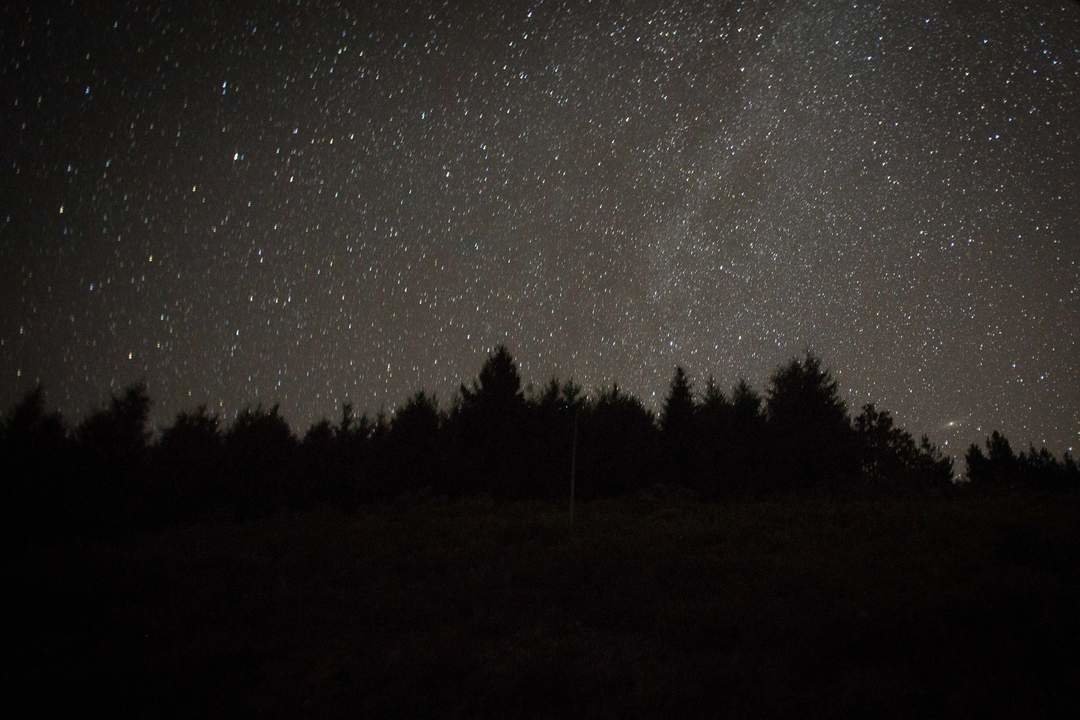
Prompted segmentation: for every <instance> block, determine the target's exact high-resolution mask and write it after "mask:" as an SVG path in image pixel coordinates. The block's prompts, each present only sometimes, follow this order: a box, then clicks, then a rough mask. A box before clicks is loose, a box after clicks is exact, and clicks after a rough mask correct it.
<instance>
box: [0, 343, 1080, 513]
mask: <svg viewBox="0 0 1080 720" xmlns="http://www.w3.org/2000/svg"><path fill="white" fill-rule="evenodd" d="M150 409H151V399H150V397H149V395H148V393H147V391H146V388H145V386H143V385H133V386H131V387H128V388H126V389H125V390H123V391H122V392H121V393H119V394H117V395H114V396H112V397H111V398H110V399H109V402H108V404H107V405H106V406H105V407H103V408H99V409H97V410H95V411H93V412H91V413H90V414H89V415H88V416H87V417H86V418H85V419H83V420H82V421H81V422H80V423H78V424H77V425H76V426H74V427H69V426H68V425H67V424H66V422H65V421H64V419H63V417H62V416H61V415H60V413H58V412H56V411H52V410H49V409H48V408H47V407H46V401H45V393H44V390H43V389H42V388H41V387H40V386H39V387H37V388H35V389H33V390H31V391H30V392H29V393H27V394H26V396H25V397H23V398H22V399H21V400H20V401H19V402H18V403H17V404H16V405H15V406H14V407H13V408H11V409H10V410H9V411H8V412H7V413H6V414H5V416H4V418H3V422H2V425H0V448H2V465H3V474H4V476H5V478H7V479H6V481H5V484H6V485H7V490H8V497H9V502H8V504H7V507H8V508H9V516H10V517H9V521H10V522H11V523H13V524H14V525H15V526H17V527H21V529H22V530H23V531H27V532H32V533H56V532H60V533H63V532H83V531H102V532H116V531H123V530H125V529H132V528H146V527H154V526H160V525H162V524H168V523H171V522H176V521H180V520H185V519H193V518H202V517H210V516H225V517H230V518H234V519H246V518H252V517H258V516H261V515H265V514H266V513H270V512H273V511H276V510H281V509H294V510H300V509H306V508H311V507H315V506H332V507H337V508H340V509H343V510H345V511H355V510H356V509H357V508H358V507H359V506H361V505H363V504H368V503H380V502H387V501H400V500H402V499H405V500H408V499H410V498H431V497H435V498H462V497H476V496H481V497H490V498H492V499H496V500H523V499H531V500H535V499H539V500H548V501H555V502H563V501H565V500H566V499H567V497H568V494H569V491H570V487H569V482H570V474H571V471H573V473H574V476H575V477H574V481H575V493H576V496H577V499H578V500H584V501H588V500H593V499H598V498H612V497H619V496H626V495H632V494H638V495H642V494H645V495H648V494H654V495H655V494H657V493H666V494H672V493H674V494H680V495H686V496H688V497H696V498H700V499H701V500H704V501H738V500H750V499H761V498H770V497H778V496H783V497H789V496H795V497H801V496H807V497H828V498H836V497H881V496H926V495H931V496H933V495H938V496H941V495H955V494H960V493H992V492H1017V491H1041V492H1048V491H1065V490H1075V489H1077V488H1078V487H1080V470H1078V467H1077V464H1076V462H1075V460H1074V459H1073V458H1072V457H1071V456H1070V455H1069V454H1068V453H1066V454H1065V455H1064V457H1063V458H1061V459H1058V458H1056V457H1055V456H1054V455H1053V454H1051V453H1050V452H1049V451H1048V450H1047V449H1046V448H1040V449H1036V448H1035V447H1030V448H1029V449H1028V450H1027V451H1023V452H1020V453H1016V452H1014V450H1013V449H1012V447H1011V445H1010V444H1009V441H1008V440H1007V439H1006V438H1005V437H1004V436H1003V435H1002V434H1001V433H999V432H997V431H995V432H993V433H992V434H991V435H990V436H989V437H988V438H987V439H986V443H985V451H984V449H983V448H981V447H979V446H977V445H972V446H971V447H970V448H969V449H968V451H967V454H966V456H965V461H966V468H965V472H964V476H963V477H962V478H957V477H955V473H954V467H953V460H952V458H950V457H948V456H947V455H945V454H944V453H943V452H942V451H941V450H940V449H939V448H938V447H936V446H935V445H934V444H933V443H931V442H930V441H929V439H928V438H927V437H926V436H925V435H924V436H922V437H921V438H920V439H919V440H916V439H915V438H914V437H913V436H912V435H911V434H910V433H908V432H907V431H906V430H904V429H902V428H901V427H899V426H897V425H896V424H895V422H894V420H893V418H892V416H891V415H890V414H889V412H888V411H886V410H880V409H878V408H877V407H875V406H874V405H873V404H867V405H865V406H863V407H862V408H861V409H860V410H859V412H858V414H857V415H855V416H854V417H852V416H851V414H850V412H849V410H848V408H847V406H846V404H845V402H844V401H843V399H842V398H841V396H840V391H839V387H838V384H837V381H836V380H835V378H834V377H833V375H832V373H831V372H830V371H829V370H828V369H827V368H825V367H824V366H823V364H822V361H821V360H820V359H819V358H818V357H817V356H815V355H814V354H813V353H811V352H807V353H806V354H805V355H804V356H802V357H795V358H792V359H791V360H790V361H789V362H787V363H785V364H783V365H781V366H780V367H778V368H777V369H776V370H775V371H774V372H773V373H772V375H771V377H770V378H769V381H768V385H767V387H766V389H765V392H764V394H759V393H758V392H757V391H755V390H754V389H753V388H752V387H751V386H750V385H749V384H748V383H747V382H746V381H745V380H740V381H739V382H738V383H737V384H736V385H735V386H734V387H733V388H732V389H731V390H730V391H729V392H725V391H724V390H722V389H721V388H720V386H719V385H718V384H717V383H716V382H715V381H714V380H713V378H712V377H709V378H708V380H707V381H706V383H705V385H704V387H703V388H702V389H701V390H700V391H697V390H696V389H695V388H694V387H693V384H692V383H691V381H690V379H689V378H688V376H687V374H686V372H685V371H684V369H683V368H682V367H676V368H675V371H674V375H673V377H672V379H671V383H670V386H669V388H668V392H667V395H666V397H665V399H664V402H663V406H662V408H661V409H660V412H659V414H658V415H654V413H652V412H651V411H650V410H649V409H648V408H647V407H646V406H645V405H644V404H643V403H642V402H641V400H640V399H638V398H636V397H634V396H633V395H632V394H629V393H627V392H625V391H624V390H622V389H621V388H620V387H619V386H618V385H617V384H612V385H610V386H607V387H602V388H599V389H598V390H596V392H594V393H592V394H587V393H586V392H585V391H584V388H582V387H581V386H580V385H577V384H575V383H574V382H573V381H560V380H558V379H551V380H550V381H549V382H548V383H546V384H544V385H542V386H541V387H539V388H528V389H526V388H524V387H523V385H522V380H521V377H520V375H519V372H518V369H517V365H516V363H515V361H514V359H513V357H512V356H511V354H510V352H509V351H508V350H507V348H506V347H505V346H499V347H497V348H495V349H494V350H493V351H492V352H491V353H490V354H489V355H488V356H487V358H486V359H485V360H484V362H483V365H482V367H481V369H480V372H479V375H478V376H477V377H476V378H475V379H473V380H471V381H470V382H469V383H468V384H462V385H461V386H460V390H459V392H458V393H457V394H456V396H455V397H454V399H453V401H452V403H451V404H450V406H449V407H448V408H446V409H443V408H440V406H439V404H438V402H437V400H436V398H435V397H434V396H433V395H430V394H428V393H427V392H425V391H418V392H416V393H415V394H414V395H412V396H411V397H410V398H408V400H407V401H406V402H405V403H404V404H403V405H401V406H400V408H399V409H397V411H396V412H395V413H393V415H392V416H391V415H387V414H386V413H383V412H380V413H378V414H376V415H374V416H369V415H367V414H361V415H359V416H357V415H356V414H355V410H354V409H353V407H352V406H351V405H349V404H346V405H344V406H343V408H342V411H341V416H340V418H339V419H338V420H337V421H336V422H330V421H328V420H323V421H320V422H317V423H315V424H314V425H313V426H311V427H310V428H309V429H308V430H307V431H306V433H304V435H303V436H302V437H300V436H298V435H297V434H296V433H294V431H293V430H292V429H291V428H290V427H289V424H288V423H287V422H286V420H285V418H284V417H282V415H281V414H280V412H279V408H278V406H277V405H274V406H271V407H268V408H267V407H263V406H262V405H257V406H254V407H248V408H246V409H244V410H243V411H241V412H240V413H239V414H238V415H237V416H236V418H235V419H234V420H233V421H232V422H231V423H229V424H227V425H226V424H225V423H224V422H223V421H222V418H221V417H220V416H219V415H216V414H214V413H211V412H209V411H208V410H207V408H206V407H205V406H200V407H198V408H196V409H194V410H186V411H183V412H180V413H179V414H178V415H177V416H176V418H175V420H174V421H173V423H172V424H171V425H169V426H168V427H165V428H164V429H163V430H162V431H161V432H160V434H159V436H158V437H156V438H155V437H153V435H152V433H151V431H150V429H149V417H150ZM572 455H573V457H572ZM572 466H573V468H572Z"/></svg>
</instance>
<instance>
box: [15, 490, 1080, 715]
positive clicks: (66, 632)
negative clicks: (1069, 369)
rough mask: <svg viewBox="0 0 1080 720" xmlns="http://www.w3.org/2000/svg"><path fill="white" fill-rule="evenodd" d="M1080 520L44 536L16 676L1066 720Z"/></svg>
mask: <svg viewBox="0 0 1080 720" xmlns="http://www.w3.org/2000/svg"><path fill="white" fill-rule="evenodd" d="M1078 510H1080V498H1077V497H1071V496H1070V497H1056V498H1055V497H999V498H936V499H927V500H888V501H858V502H856V501H834V502H829V501H809V500H788V501H775V502H763V503H743V504H731V505H710V504H698V503H693V502H684V501H679V500H671V501H667V500H664V501H661V500H642V499H635V500H621V501H613V502H598V503H586V504H580V505H579V506H578V508H577V517H576V523H575V525H574V527H573V528H571V527H568V523H567V516H566V512H565V509H564V508H558V507H555V506H551V505H543V504H508V505H507V504H498V503H492V502H485V501H466V502H460V503H439V502H424V503H413V504H409V505H400V506H392V507H380V508H371V509H365V510H361V511H360V512H359V513H358V514H356V515H351V516H348V515H343V514H339V513H334V512H330V511H312V512H306V513H298V514H290V515H279V516H274V517H268V518H263V519H260V520H253V521H249V522H246V523H235V522H230V521H226V520H220V521H206V522H201V523H194V524H185V525H181V526H177V527H173V528H169V529H166V530H163V531H159V532H153V533H142V534H139V535H138V536H136V537H128V538H125V539H116V538H113V539H82V540H79V541H76V542H72V541H55V542H49V543H41V542H35V543H31V544H29V546H27V545H26V544H25V543H24V544H22V545H18V546H17V547H19V551H18V552H17V553H16V569H15V577H16V579H17V583H16V584H15V585H14V586H13V587H11V588H9V591H8V594H9V596H11V597H14V598H15V599H16V603H15V606H16V611H15V612H16V613H17V615H16V618H17V621H16V622H14V623H13V625H14V626H15V629H14V632H13V638H14V649H15V651H16V653H15V654H16V655H17V658H18V660H19V662H18V665H19V669H18V670H17V671H15V673H14V679H15V681H16V682H15V684H14V686H15V687H17V688H19V689H20V691H21V692H24V693H28V694H29V693H33V694H34V696H35V706H36V707H38V708H40V709H42V710H48V709H51V708H55V707H58V706H59V705H62V704H68V703H72V702H74V703H76V704H78V705H79V706H80V707H81V708H82V709H84V710H88V709H90V708H93V707H95V706H99V705H100V706H102V707H107V708H110V710H111V712H113V713H119V714H120V715H125V716H146V717H163V716H177V717H193V716H205V715H220V714H225V713H235V712H239V713H241V714H244V715H247V714H254V713H258V714H260V715H263V716H280V717H296V716H309V717H332V716H355V717H365V716H366V717H386V716H430V715H437V716H443V717H446V716H449V717H476V716H484V715H488V716H499V717H508V716H567V715H569V716H578V717H588V716H642V715H658V714H661V713H663V714H676V715H673V716H678V715H687V714H689V715H709V716H714V717H715V716H717V715H719V716H740V717H743V716H756V717H761V716H789V715H800V716H802V715H806V714H812V715H817V716H840V715H844V716H848V715H852V714H855V713H868V712H872V713H874V714H875V715H881V716H893V717H911V716H925V715H944V714H949V715H956V716H970V715H976V714H978V715H984V716H985V715H997V716H1003V715H1012V716H1017V715H1020V716H1028V715H1035V716H1039V715H1041V716H1046V715H1051V714H1054V713H1055V712H1057V711H1059V710H1061V711H1063V712H1067V710H1068V709H1069V707H1070V705H1071V704H1072V701H1073V700H1075V697H1076V691H1077V690H1078V689H1080V653H1078V644H1077V640H1078V639H1080V614H1078V610H1077V608H1080V564H1078V563H1077V558H1078V557H1080V532H1078V528H1077V523H1076V520H1077V518H1078ZM8 674H9V677H10V676H11V672H10V671H9V673H8Z"/></svg>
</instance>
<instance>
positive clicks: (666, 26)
mask: <svg viewBox="0 0 1080 720" xmlns="http://www.w3.org/2000/svg"><path fill="white" fill-rule="evenodd" d="M17 5H18V4H17ZM3 12H4V15H3V23H2V28H3V29H2V30H0V87H2V89H3V92H2V95H0V98H2V101H3V103H4V109H3V112H2V113H0V132H2V144H0V176H2V177H3V187H4V191H3V200H2V204H0V268H2V276H0V277H2V280H3V283H2V288H0V307H2V311H0V403H2V406H3V407H4V408H7V407H9V406H10V405H11V404H12V403H13V402H14V401H15V400H16V399H17V398H18V397H19V395H20V394H21V393H22V392H25V391H26V390H27V389H29V388H30V387H31V386H32V385H33V384H34V383H35V382H38V381H41V382H43V383H44V384H45V387H46V389H47V391H48V392H49V402H50V403H51V404H55V405H58V406H59V407H60V408H61V409H62V410H63V411H64V412H65V414H67V415H69V417H78V416H79V415H80V414H81V413H82V412H84V411H85V410H87V409H88V408H90V407H93V406H96V405H97V404H100V403H101V402H102V401H103V400H104V398H105V397H106V394H107V392H108V391H109V390H110V389H117V388H119V387H120V386H122V385H124V384H127V383H130V382H132V381H136V380H140V379H142V380H145V381H146V382H147V384H148V387H149V390H150V394H151V396H152V397H153V398H154V399H155V401H156V403H157V406H156V409H155V413H156V415H155V417H156V419H157V420H158V422H167V421H168V419H169V418H170V417H171V416H172V415H173V414H174V413H175V412H176V411H178V410H180V409H183V408H189V407H193V406H194V405H196V404H198V403H207V404H208V405H210V406H211V407H212V408H217V409H218V410H220V411H221V412H224V413H225V414H226V415H231V414H232V413H235V412H236V411H238V410H239V409H240V408H242V407H243V406H244V405H246V404H248V403H255V402H263V403H270V402H274V401H280V402H281V406H282V410H283V412H284V414H285V415H286V417H288V418H289V419H290V420H291V421H292V422H293V424H294V427H298V428H303V427H306V425H307V424H309V423H311V422H312V421H314V420H316V419H318V418H320V417H323V416H335V415H336V414H337V408H338V406H339V405H340V403H341V402H343V401H345V400H351V401H353V402H354V403H355V404H356V405H357V406H358V407H360V408H363V409H367V410H369V411H372V410H376V409H378V408H379V407H380V406H386V407H392V406H393V404H394V403H396V402H399V401H401V400H403V399H404V398H405V397H406V396H407V395H408V394H410V393H411V392H412V391H413V390H415V389H417V388H420V387H424V388H427V389H428V390H434V391H436V392H437V393H438V394H439V397H440V398H441V399H442V400H443V401H444V404H445V401H447V400H448V399H449V397H450V395H451V393H452V392H453V389H454V388H455V387H456V386H457V384H458V383H459V382H461V381H462V380H465V379H468V378H471V377H473V376H475V374H476V371H477V370H478V368H479V366H480V364H481V362H482V360H483V357H484V355H485V353H486V351H487V350H488V349H490V348H491V347H492V346H493V345H495V344H497V343H500V342H506V343H507V344H508V345H509V347H510V348H511V350H512V352H513V353H514V355H515V357H516V358H517V359H518V361H519V363H520V365H521V368H522V373H523V375H524V377H525V379H526V380H527V381H532V382H536V383H541V382H543V381H545V380H546V379H547V378H548V377H550V376H551V375H552V374H556V375H558V376H560V377H562V378H567V377H571V376H572V377H573V378H574V379H576V380H577V381H578V382H581V383H583V384H584V385H586V386H587V387H594V386H596V385H599V384H607V383H610V382H612V381H618V382H619V384H620V385H621V386H622V387H624V388H626V389H627V390H630V391H631V392H634V393H636V394H638V395H639V396H641V397H642V398H643V399H645V400H646V401H647V402H649V403H656V402H657V401H658V399H659V398H660V397H662V395H663V393H664V392H665V390H666V386H667V382H668V380H669V378H670V376H671V372H672V370H673V368H674V365H675V364H676V363H681V364H683V365H685V366H686V367H687V369H688V372H689V373H690V375H691V377H692V378H694V380H695V382H696V383H697V386H698V387H699V388H700V387H703V385H704V380H705V377H706V375H708V374H710V373H711V374H713V375H715V376H716V377H717V379H718V380H720V381H722V383H723V384H724V385H729V384H731V383H733V382H734V381H735V380H736V379H737V378H738V377H741V376H745V377H746V378H748V379H749V380H750V381H751V383H752V384H754V385H755V386H757V387H759V388H760V387H762V386H763V385H764V383H765V380H766V378H767V376H768V374H769V373H770V372H771V370H772V369H773V368H774V367H775V366H776V365H777V364H778V363H780V362H781V361H783V360H785V359H787V358H789V357H790V356H792V355H795V354H799V353H801V352H802V351H803V350H804V349H806V348H812V349H813V350H814V351H815V352H817V353H818V354H819V355H821V356H822V357H823V358H824V360H825V362H826V363H827V364H828V365H829V366H830V367H832V369H833V370H834V372H835V373H836V374H837V376H838V378H839V380H840V382H841V386H842V388H843V389H844V390H845V391H846V394H847V399H848V401H849V403H850V404H851V405H852V406H853V407H857V406H858V405H861V404H862V403H863V402H867V401H874V402H876V403H877V404H878V406H879V407H884V408H888V409H890V410H891V411H892V412H893V413H894V414H895V415H896V416H897V418H898V420H899V421H900V422H901V423H902V424H904V425H905V426H907V427H909V428H910V429H911V430H912V431H913V432H915V433H921V432H927V433H928V434H930V436H931V438H932V439H934V440H935V441H938V442H944V443H947V448H946V449H947V450H950V451H957V450H959V449H960V448H961V447H962V446H964V445H966V444H967V443H968V442H971V441H973V440H979V439H981V438H982V437H983V436H984V435H986V434H988V433H989V431H990V430H991V429H995V428H998V429H1001V430H1003V431H1004V432H1005V433H1006V434H1007V435H1008V436H1009V437H1010V439H1012V440H1013V443H1014V446H1019V447H1026V446H1027V443H1028V442H1029V441H1030V442H1034V443H1036V444H1041V443H1044V442H1045V443H1047V444H1048V445H1049V447H1050V448H1051V449H1052V450H1053V451H1055V452H1060V451H1062V450H1065V449H1067V448H1073V449H1074V451H1075V448H1076V447H1077V446H1078V445H1080V382H1078V379H1080V346H1078V337H1080V332H1078V331H1080V202H1078V200H1077V198H1078V197H1080V192H1078V191H1080V188H1078V181H1080V4H1078V3H1075V2H1032V3H1027V4H1023V5H1020V4H1016V3H1005V2H986V3H961V2H958V3H941V2H936V1H933V2H931V1H930V0H925V1H915V2H825V1H819V2H794V1H791V2H784V1H778V2H764V1H754V0H746V1H744V2H717V3H708V2H676V3H667V2H626V3H623V2H592V3H585V2H552V1H550V0H549V1H547V2H544V1H541V0H533V1H532V2H514V1H507V2H491V3H479V2H476V3H434V2H404V1H403V2H386V3H356V4H355V6H354V4H350V3H321V2H300V1H299V0H293V1H291V2H276V3H229V4H224V3H191V4H180V3H160V4H158V3H139V2H132V3H116V4H114V7H113V8H112V10H108V9H101V7H97V8H95V9H90V8H88V7H86V6H85V5H84V4H81V3H49V4H40V5H39V4H31V3H25V4H22V5H21V6H18V7H13V8H12V7H9V8H7V9H5V10H4V11H3Z"/></svg>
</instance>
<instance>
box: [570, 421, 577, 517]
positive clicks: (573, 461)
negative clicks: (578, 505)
mask: <svg viewBox="0 0 1080 720" xmlns="http://www.w3.org/2000/svg"><path fill="white" fill-rule="evenodd" d="M577 434H578V409H577V408H576V407H575V408H574V439H573V441H572V443H571V447H570V526H571V527H573V526H574V493H575V492H576V490H577V487H576V486H577Z"/></svg>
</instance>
